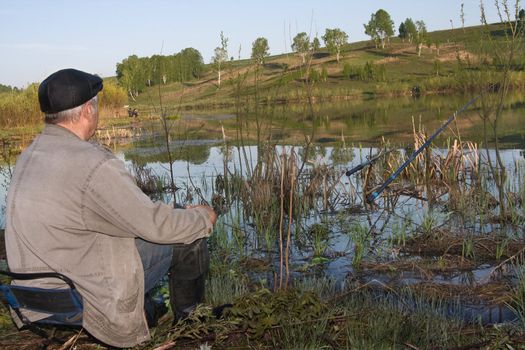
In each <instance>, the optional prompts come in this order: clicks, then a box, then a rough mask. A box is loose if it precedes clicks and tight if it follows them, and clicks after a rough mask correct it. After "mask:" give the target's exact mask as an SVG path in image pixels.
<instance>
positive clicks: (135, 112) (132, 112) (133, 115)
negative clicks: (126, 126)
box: [128, 108, 139, 118]
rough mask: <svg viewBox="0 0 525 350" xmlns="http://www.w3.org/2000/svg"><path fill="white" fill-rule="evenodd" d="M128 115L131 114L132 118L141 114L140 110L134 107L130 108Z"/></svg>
mask: <svg viewBox="0 0 525 350" xmlns="http://www.w3.org/2000/svg"><path fill="white" fill-rule="evenodd" d="M128 116H129V117H130V118H136V117H138V116H139V111H137V109H136V108H133V109H131V108H128Z"/></svg>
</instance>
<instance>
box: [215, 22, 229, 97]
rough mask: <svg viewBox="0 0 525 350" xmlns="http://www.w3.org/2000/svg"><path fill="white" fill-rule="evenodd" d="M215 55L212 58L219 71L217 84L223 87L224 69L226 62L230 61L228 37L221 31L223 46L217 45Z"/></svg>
mask: <svg viewBox="0 0 525 350" xmlns="http://www.w3.org/2000/svg"><path fill="white" fill-rule="evenodd" d="M214 53H215V54H214V56H213V58H212V63H213V66H214V67H215V70H216V71H217V86H218V88H220V87H221V74H222V70H223V69H224V64H225V63H226V62H227V61H228V38H226V37H225V36H224V33H223V32H222V31H221V46H217V47H216V48H215V51H214Z"/></svg>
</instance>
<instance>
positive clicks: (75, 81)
mask: <svg viewBox="0 0 525 350" xmlns="http://www.w3.org/2000/svg"><path fill="white" fill-rule="evenodd" d="M100 90H102V79H101V78H100V77H99V76H97V75H93V74H89V73H86V72H82V71H79V70H76V69H72V68H68V69H62V70H59V71H58V72H55V73H53V74H51V75H50V76H49V77H47V78H46V79H45V80H44V81H43V82H42V83H41V84H40V86H39V87H38V101H39V102H40V110H41V111H42V112H44V113H46V114H54V113H58V112H61V111H65V110H66V109H70V108H74V107H77V106H80V105H81V104H83V103H85V102H87V101H89V100H91V99H92V98H93V97H95V95H96V94H98V93H99V91H100Z"/></svg>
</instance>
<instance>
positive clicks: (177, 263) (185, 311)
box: [168, 238, 210, 323]
mask: <svg viewBox="0 0 525 350" xmlns="http://www.w3.org/2000/svg"><path fill="white" fill-rule="evenodd" d="M209 263H210V256H209V252H208V245H207V243H206V239H204V238H203V239H199V240H197V241H195V242H193V243H191V244H175V245H174V247H173V257H172V262H171V267H170V271H169V282H168V284H169V291H170V305H171V309H172V311H173V316H174V323H175V322H177V321H178V320H181V319H184V318H186V317H188V315H189V314H190V313H191V312H192V311H193V310H194V309H195V308H196V307H197V305H198V304H199V303H202V302H203V301H204V283H205V280H206V273H207V272H208V268H209Z"/></svg>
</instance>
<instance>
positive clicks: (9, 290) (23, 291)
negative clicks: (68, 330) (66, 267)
mask: <svg viewBox="0 0 525 350" xmlns="http://www.w3.org/2000/svg"><path fill="white" fill-rule="evenodd" d="M0 274H2V275H5V276H8V277H10V278H11V279H13V280H34V279H41V278H58V279H60V280H62V281H64V282H65V283H66V285H67V287H66V288H61V289H46V288H38V287H26V286H18V285H11V284H7V283H2V282H0V292H1V294H2V295H3V297H4V299H5V301H6V302H7V304H8V305H9V307H10V308H11V309H12V310H13V311H14V312H15V313H16V315H17V316H18V318H19V319H20V321H21V322H22V323H23V324H24V325H25V326H27V327H28V328H30V329H32V330H35V327H36V325H46V324H47V325H54V326H67V327H70V326H82V311H83V307H82V297H81V296H80V294H79V293H78V291H77V289H76V288H75V285H74V284H73V281H71V279H69V278H68V277H66V276H65V275H63V274H60V273H56V272H44V273H14V272H8V271H2V270H0ZM25 310H27V311H33V312H39V313H46V314H49V316H48V317H45V318H43V319H40V320H37V321H30V320H29V319H28V318H27V317H26V316H25V315H24V311H25ZM36 328H38V327H36ZM38 333H40V334H42V332H41V331H38Z"/></svg>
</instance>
